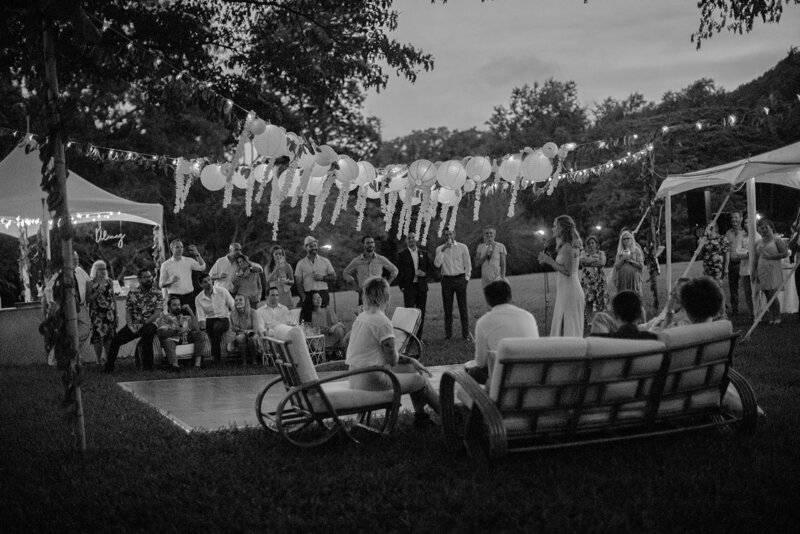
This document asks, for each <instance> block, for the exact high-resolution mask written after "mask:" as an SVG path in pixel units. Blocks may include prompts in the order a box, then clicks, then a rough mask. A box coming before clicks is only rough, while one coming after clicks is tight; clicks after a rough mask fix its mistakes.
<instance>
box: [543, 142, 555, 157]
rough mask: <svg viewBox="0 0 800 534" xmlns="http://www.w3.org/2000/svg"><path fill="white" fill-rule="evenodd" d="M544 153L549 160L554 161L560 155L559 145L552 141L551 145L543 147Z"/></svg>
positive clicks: (547, 144) (546, 144)
mask: <svg viewBox="0 0 800 534" xmlns="http://www.w3.org/2000/svg"><path fill="white" fill-rule="evenodd" d="M542 153H543V154H544V155H545V156H547V157H548V158H549V159H553V158H554V157H556V154H558V145H557V144H555V143H553V142H552V141H551V142H549V143H545V144H544V146H543V147H542Z"/></svg>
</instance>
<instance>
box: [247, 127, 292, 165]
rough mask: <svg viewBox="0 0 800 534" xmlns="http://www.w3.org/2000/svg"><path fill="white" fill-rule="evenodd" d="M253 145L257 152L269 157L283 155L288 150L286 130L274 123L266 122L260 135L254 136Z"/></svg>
mask: <svg viewBox="0 0 800 534" xmlns="http://www.w3.org/2000/svg"><path fill="white" fill-rule="evenodd" d="M253 145H254V146H255V147H256V150H257V151H258V153H259V154H261V155H262V156H264V157H266V158H270V159H272V158H277V157H279V156H283V155H284V154H286V152H287V151H288V147H287V144H286V132H284V131H283V128H281V127H280V126H275V125H274V124H268V125H267V126H266V127H265V128H264V132H263V133H262V134H261V135H257V136H255V137H254V138H253Z"/></svg>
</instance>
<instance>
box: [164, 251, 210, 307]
mask: <svg viewBox="0 0 800 534" xmlns="http://www.w3.org/2000/svg"><path fill="white" fill-rule="evenodd" d="M169 249H170V250H171V251H172V257H171V258H169V259H168V260H167V261H165V262H164V263H162V264H161V273H160V276H159V277H158V286H159V287H160V288H162V289H166V290H167V294H168V295H169V296H170V297H172V296H176V297H178V298H179V299H180V300H181V306H183V305H184V304H188V305H189V307H190V308H192V311H197V308H195V299H194V284H192V271H201V272H202V271H205V270H206V262H205V261H203V257H202V256H200V252H198V250H197V247H196V246H195V245H189V254H191V255H192V257H191V258H187V257H186V256H184V255H183V250H184V249H183V242H182V241H181V240H180V239H173V240H172V242H171V243H170V244H169Z"/></svg>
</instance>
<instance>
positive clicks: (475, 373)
mask: <svg viewBox="0 0 800 534" xmlns="http://www.w3.org/2000/svg"><path fill="white" fill-rule="evenodd" d="M483 296H484V297H485V298H486V304H488V305H489V307H490V308H491V309H490V310H489V311H488V312H486V313H485V314H484V315H483V317H481V318H480V319H478V322H477V323H475V359H474V360H472V361H471V362H467V365H466V369H467V372H468V373H469V375H470V376H472V377H473V378H474V379H475V380H476V381H477V382H478V383H479V384H484V383H486V382H487V380H488V378H489V363H490V362H489V353H490V352H494V351H496V350H497V346H498V345H499V344H500V341H501V340H503V339H505V338H507V337H527V338H538V337H539V327H538V326H537V325H536V319H535V318H534V317H533V315H531V314H530V313H529V312H527V311H525V310H523V309H522V308H518V307H516V306H514V305H513V304H511V286H510V285H508V282H506V281H505V280H497V281H496V282H492V283H490V284H489V285H487V286H486V287H484V288H483Z"/></svg>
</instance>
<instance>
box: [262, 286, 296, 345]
mask: <svg viewBox="0 0 800 534" xmlns="http://www.w3.org/2000/svg"><path fill="white" fill-rule="evenodd" d="M279 300H280V289H278V288H277V287H271V288H269V289H268V290H267V303H266V304H265V305H264V306H262V307H260V308H259V309H258V310H256V312H257V313H258V315H259V316H260V317H261V322H262V323H263V324H264V330H265V331H266V332H267V335H268V336H269V335H272V329H273V328H275V327H276V326H278V325H279V324H288V323H289V320H288V319H289V308H287V307H286V306H284V305H283V304H281V303H280V302H279Z"/></svg>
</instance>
